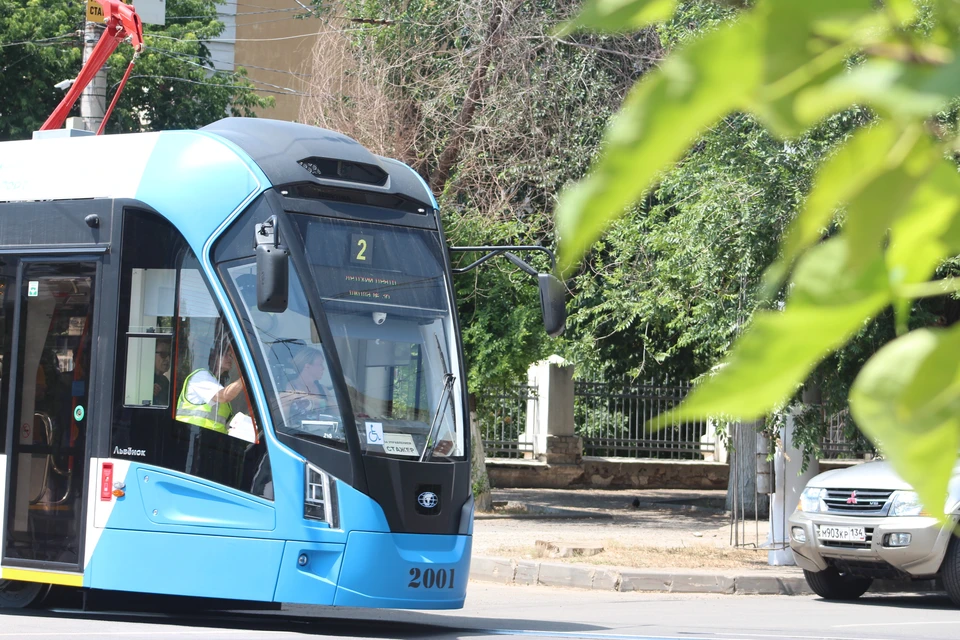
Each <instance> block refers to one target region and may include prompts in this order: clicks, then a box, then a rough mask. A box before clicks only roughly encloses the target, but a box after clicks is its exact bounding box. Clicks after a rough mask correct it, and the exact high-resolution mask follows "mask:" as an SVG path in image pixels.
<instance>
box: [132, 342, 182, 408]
mask: <svg viewBox="0 0 960 640" xmlns="http://www.w3.org/2000/svg"><path fill="white" fill-rule="evenodd" d="M172 350H173V336H172V335H165V336H157V337H150V336H139V337H135V336H128V337H127V371H126V389H125V391H124V404H126V405H137V406H141V407H169V406H170V362H171V361H172V357H173V356H172Z"/></svg>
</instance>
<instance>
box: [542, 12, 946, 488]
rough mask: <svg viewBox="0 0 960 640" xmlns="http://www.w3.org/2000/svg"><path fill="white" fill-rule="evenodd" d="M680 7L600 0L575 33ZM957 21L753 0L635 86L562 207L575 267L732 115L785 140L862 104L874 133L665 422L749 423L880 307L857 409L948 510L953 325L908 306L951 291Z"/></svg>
mask: <svg viewBox="0 0 960 640" xmlns="http://www.w3.org/2000/svg"><path fill="white" fill-rule="evenodd" d="M674 9H675V3H674V2H671V1H669V0H666V1H665V0H659V1H654V2H651V1H647V0H633V1H632V2H627V3H622V2H610V1H609V0H596V1H592V2H588V4H587V5H586V7H585V9H584V12H583V13H582V14H581V16H580V17H579V18H578V19H577V21H575V22H574V23H573V24H572V25H571V28H601V29H603V28H607V29H615V28H623V26H624V25H630V26H633V27H638V26H643V25H645V24H648V23H649V22H650V21H654V20H663V19H666V18H668V17H669V16H670V15H671V14H672V13H673V11H674ZM958 25H960V2H957V1H956V0H930V1H929V2H920V3H916V4H915V3H914V2H913V1H912V0H886V1H885V2H884V3H883V4H882V5H877V4H876V3H873V2H871V1H869V0H805V1H804V2H782V1H772V0H759V1H758V2H756V3H751V6H750V7H749V8H747V9H745V10H744V11H743V12H742V13H741V14H740V15H739V17H738V18H737V19H736V20H735V21H733V22H732V24H730V25H729V26H724V27H721V28H719V29H716V30H714V31H712V32H710V33H708V34H706V35H705V36H703V37H700V38H698V39H696V40H693V41H691V42H690V43H689V44H687V45H685V46H683V47H681V48H679V49H677V50H676V51H674V52H672V54H671V55H670V56H669V57H668V58H667V60H665V61H664V63H663V64H662V65H661V67H660V68H659V69H658V71H657V72H656V73H654V74H651V75H650V76H649V77H648V78H647V79H645V80H644V81H642V82H640V83H639V84H638V85H637V86H636V87H634V89H633V90H632V92H631V94H630V96H629V97H628V98H627V100H626V101H625V103H624V106H623V108H622V109H621V111H620V113H619V114H618V115H617V116H616V117H615V118H614V120H613V121H612V122H611V124H610V126H609V128H608V130H607V133H606V148H605V153H604V155H603V157H602V158H601V159H600V160H599V161H598V162H597V163H596V165H595V166H594V169H593V171H592V173H591V175H590V176H589V177H587V178H586V179H585V180H583V181H582V182H581V183H579V184H578V185H577V186H576V187H574V188H573V189H571V190H570V191H569V192H568V193H567V194H566V195H565V196H564V198H563V199H562V201H561V203H560V205H559V207H558V209H557V224H558V228H559V229H560V232H561V236H562V239H563V245H562V249H563V254H562V255H563V264H564V265H565V266H566V267H567V268H570V267H571V266H572V265H574V264H575V263H576V262H577V261H578V260H579V259H580V258H581V256H582V255H583V254H584V253H585V252H587V251H588V250H590V249H591V248H592V247H593V246H594V244H595V242H596V241H597V238H598V237H599V235H600V233H601V232H602V230H603V229H604V228H605V227H606V226H607V225H608V224H609V222H610V221H611V220H612V219H613V218H614V217H616V216H619V215H621V213H622V212H623V210H624V209H625V208H626V207H627V206H628V205H630V204H631V203H632V202H634V201H635V200H636V199H637V198H639V197H641V196H643V194H645V193H647V192H648V191H649V190H651V189H652V188H653V186H654V184H655V183H656V182H657V181H658V180H659V178H660V177H661V176H662V172H663V171H664V170H666V169H667V168H669V167H670V166H671V165H673V164H674V163H675V162H677V161H678V160H679V159H680V158H681V157H682V156H683V155H684V154H685V153H686V152H687V150H688V149H689V148H690V145H691V144H692V143H693V142H694V141H695V140H696V139H697V137H698V136H700V135H701V134H702V133H703V132H704V131H705V130H706V129H708V128H709V127H712V126H714V125H715V124H716V123H717V122H719V121H720V120H721V119H722V118H724V117H725V116H726V115H727V114H729V113H732V112H743V113H749V114H751V115H752V116H753V117H755V118H756V119H757V120H758V121H760V122H762V123H763V124H764V126H766V127H767V128H769V129H770V130H771V131H772V132H773V133H775V134H776V135H777V136H778V137H780V138H782V139H786V140H795V139H797V138H798V136H802V135H803V133H804V131H806V130H807V129H809V128H810V127H812V126H814V125H816V124H817V123H819V122H821V121H822V120H823V119H824V118H825V117H827V116H828V115H830V114H831V113H837V112H839V111H841V110H843V109H848V108H850V107H851V105H861V106H863V107H866V108H869V109H870V111H871V113H873V114H875V117H874V119H873V121H872V123H871V125H870V126H867V127H863V128H861V129H860V130H858V131H856V132H855V133H854V134H853V135H852V136H851V137H850V138H849V140H847V141H846V142H845V143H844V144H843V145H842V146H840V148H838V149H837V150H836V151H835V152H834V153H833V154H832V155H831V156H830V157H829V159H828V160H827V161H826V162H824V163H823V164H822V165H821V167H820V168H819V170H818V172H817V174H816V176H815V178H814V181H813V187H812V189H811V191H810V193H809V195H808V196H807V197H806V198H805V199H804V201H803V204H802V206H801V208H800V211H799V214H798V216H797V217H796V218H795V219H794V221H793V222H792V223H791V224H790V226H789V229H788V231H787V234H786V237H785V240H784V242H783V244H782V248H781V252H780V255H779V257H778V258H777V260H776V262H775V263H774V264H773V266H772V267H770V268H769V269H768V270H767V272H766V276H765V279H766V287H765V293H766V296H767V298H768V299H770V300H775V299H776V296H777V292H778V291H784V292H785V293H786V306H785V308H784V309H783V310H778V309H776V308H772V309H771V310H768V311H760V312H757V313H755V314H754V315H753V317H752V318H751V320H750V323H749V326H748V327H747V330H746V331H745V332H744V333H743V335H742V336H741V337H740V339H738V340H737V342H736V344H735V346H734V347H733V349H732V350H731V352H730V354H729V355H728V357H727V359H726V364H725V366H724V367H722V368H720V369H719V371H718V373H717V374H716V375H714V376H712V377H710V378H709V379H708V380H707V381H706V382H705V383H704V384H702V385H701V386H700V387H699V388H698V389H697V390H696V391H695V392H694V393H693V394H692V395H691V397H690V398H688V400H687V402H686V403H685V405H684V406H683V407H681V408H680V409H679V410H678V411H677V414H678V415H682V416H692V415H703V414H725V415H729V416H736V417H739V418H742V419H753V418H758V417H760V416H762V415H764V414H766V413H768V412H769V411H771V410H773V409H774V408H776V407H778V406H781V405H782V404H783V403H785V402H787V401H788V400H789V398H790V397H791V396H793V394H794V393H795V391H796V389H797V387H798V385H800V384H801V383H803V382H804V380H806V379H807V377H808V376H809V375H810V373H811V372H812V371H813V370H814V368H815V367H816V366H817V365H818V364H819V363H821V362H822V361H823V360H824V359H825V358H826V357H828V356H829V355H830V354H831V353H834V352H836V351H837V350H838V349H840V348H841V347H843V346H844V345H845V344H847V343H848V342H849V341H850V340H851V339H852V338H853V337H855V336H856V335H858V334H859V333H861V332H862V331H863V330H864V328H865V327H866V326H867V325H868V323H870V322H871V321H872V320H873V319H874V318H876V317H877V316H881V315H882V314H884V313H886V312H887V310H888V309H889V310H890V311H891V313H892V318H893V325H894V328H895V330H896V332H897V334H898V337H897V338H896V339H894V340H893V341H891V342H889V343H888V344H886V345H885V346H883V347H882V348H880V349H879V350H878V351H877V352H876V353H875V354H874V355H873V356H872V357H870V358H869V360H867V362H866V364H865V365H864V366H863V368H862V369H861V370H860V372H859V374H858V375H857V378H856V381H855V382H854V384H853V386H852V389H851V393H850V404H851V410H852V412H853V415H854V416H855V418H856V419H857V422H858V423H859V425H860V426H861V428H863V429H864V430H865V431H866V432H867V433H868V435H870V437H871V438H873V439H874V440H875V441H876V442H878V443H880V444H881V446H882V448H883V450H884V451H885V452H886V453H887V454H888V456H889V457H890V459H891V461H892V462H893V464H894V466H895V468H896V469H897V470H898V471H899V472H900V473H901V474H902V475H903V476H904V477H905V478H906V479H907V480H908V481H910V482H911V483H912V484H913V485H914V486H915V487H916V488H917V490H918V491H919V492H920V494H921V496H922V498H923V499H924V501H925V502H926V503H927V504H929V505H938V504H943V502H944V497H945V495H946V487H947V481H948V479H949V477H950V474H951V471H952V468H953V464H954V462H955V460H956V457H957V449H958V445H960V422H958V416H960V413H958V409H960V382H958V381H960V365H958V363H957V358H956V356H955V349H956V346H957V343H960V330H958V328H957V326H953V327H950V328H946V329H930V328H921V329H915V330H913V331H910V325H911V312H912V310H913V309H914V308H915V303H916V301H917V300H920V299H926V298H935V297H937V296H942V295H944V294H946V293H950V292H952V291H956V290H958V289H960V286H958V284H957V281H956V280H955V279H953V278H939V279H934V280H931V278H936V277H937V275H938V269H942V268H943V266H944V261H945V260H946V259H948V258H951V257H953V256H955V255H956V254H957V253H960V176H958V174H957V168H956V163H955V162H954V160H953V158H952V157H950V155H951V154H952V150H953V149H954V148H955V142H956V127H955V126H954V120H952V117H953V116H951V114H952V113H954V112H951V111H948V109H949V108H950V106H951V104H952V103H953V101H954V100H955V99H956V97H957V95H958V94H960V74H958V65H960V61H958V60H960V59H958V56H957V54H958V53H960V37H958V33H960V31H958ZM851 61H853V64H852V65H851V64H850V63H851ZM939 273H941V274H942V271H940V272H939ZM787 281H789V285H788V286H786V287H785V288H783V287H784V283H785V282H787Z"/></svg>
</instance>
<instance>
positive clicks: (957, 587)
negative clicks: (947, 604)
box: [940, 538, 960, 607]
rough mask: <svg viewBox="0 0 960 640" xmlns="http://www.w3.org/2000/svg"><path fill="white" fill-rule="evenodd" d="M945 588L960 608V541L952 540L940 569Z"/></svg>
mask: <svg viewBox="0 0 960 640" xmlns="http://www.w3.org/2000/svg"><path fill="white" fill-rule="evenodd" d="M940 577H941V579H942V580H943V588H944V589H946V591H947V595H948V596H950V599H951V600H952V601H953V604H955V605H957V606H958V607H960V539H957V538H952V539H951V540H950V544H949V545H948V546H947V555H945V556H944V557H943V565H942V567H941V569H940Z"/></svg>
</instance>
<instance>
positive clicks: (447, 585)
mask: <svg viewBox="0 0 960 640" xmlns="http://www.w3.org/2000/svg"><path fill="white" fill-rule="evenodd" d="M455 572H456V569H450V570H449V571H447V570H446V569H424V570H422V571H421V570H420V568H419V567H412V568H411V569H410V582H409V583H407V587H409V588H410V589H420V588H423V589H453V578H454V575H455Z"/></svg>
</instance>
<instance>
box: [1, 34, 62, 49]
mask: <svg viewBox="0 0 960 640" xmlns="http://www.w3.org/2000/svg"><path fill="white" fill-rule="evenodd" d="M78 36H79V34H78V33H77V32H76V31H71V32H70V33H64V34H62V35H59V36H53V37H51V38H41V39H39V40H21V41H20V42H4V43H0V49H3V48H6V47H17V46H21V45H25V44H58V43H57V42H55V41H56V40H62V39H64V38H76V37H78Z"/></svg>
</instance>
